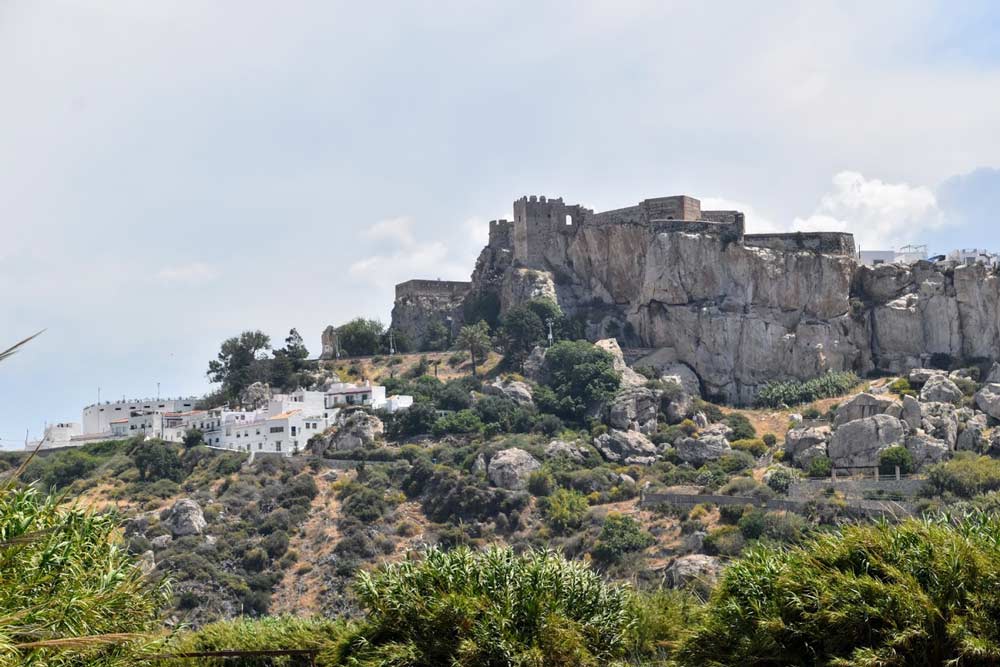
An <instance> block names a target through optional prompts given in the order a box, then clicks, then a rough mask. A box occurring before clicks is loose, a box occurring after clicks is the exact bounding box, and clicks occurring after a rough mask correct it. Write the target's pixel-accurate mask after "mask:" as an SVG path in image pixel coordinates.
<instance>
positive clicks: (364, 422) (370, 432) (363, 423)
mask: <svg viewBox="0 0 1000 667" xmlns="http://www.w3.org/2000/svg"><path fill="white" fill-rule="evenodd" d="M342 414H343V417H342V418H341V420H340V425H339V426H338V427H337V429H336V431H334V432H333V433H332V434H331V435H329V436H327V437H325V438H323V439H320V440H318V441H317V442H315V443H313V445H312V449H313V452H314V453H315V454H316V455H317V456H323V455H324V454H325V453H326V452H327V451H328V450H336V451H341V450H345V449H357V448H359V447H371V446H373V445H374V444H375V441H376V440H377V439H378V438H380V437H382V434H383V433H385V425H384V424H383V423H382V420H381V419H379V418H378V417H376V416H375V415H373V414H370V413H368V412H365V411H364V410H353V411H351V412H347V413H342Z"/></svg>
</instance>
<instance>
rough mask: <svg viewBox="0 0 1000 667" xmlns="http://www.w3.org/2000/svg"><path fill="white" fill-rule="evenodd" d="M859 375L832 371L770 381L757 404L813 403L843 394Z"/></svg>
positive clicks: (760, 405)
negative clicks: (813, 375)
mask: <svg viewBox="0 0 1000 667" xmlns="http://www.w3.org/2000/svg"><path fill="white" fill-rule="evenodd" d="M859 381H860V380H859V379H858V376H857V375H856V374H854V373H853V372H850V371H830V372H828V373H826V374H825V375H821V376H819V377H817V378H813V379H811V380H807V381H805V382H800V381H798V380H790V381H783V382H782V381H777V382H770V383H768V384H766V385H764V387H763V388H761V390H760V391H759V392H758V394H757V405H758V406H759V407H763V408H778V407H781V406H782V405H799V404H802V403H811V402H813V401H816V400H819V399H822V398H833V397H835V396H841V395H843V394H845V393H847V392H848V391H850V390H851V389H852V388H854V387H855V386H857V384H858V382H859Z"/></svg>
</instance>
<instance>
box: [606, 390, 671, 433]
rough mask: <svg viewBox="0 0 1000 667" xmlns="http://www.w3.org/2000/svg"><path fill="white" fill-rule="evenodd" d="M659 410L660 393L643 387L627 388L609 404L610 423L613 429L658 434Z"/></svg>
mask: <svg viewBox="0 0 1000 667" xmlns="http://www.w3.org/2000/svg"><path fill="white" fill-rule="evenodd" d="M659 408H660V392H658V391H656V390H653V389H647V388H646V387H641V386H640V387H627V388H625V389H622V390H621V391H619V392H618V393H617V394H615V396H614V397H613V398H612V399H611V401H610V402H609V403H608V408H607V410H608V423H609V424H610V425H611V427H612V428H616V429H620V430H623V431H628V430H635V431H639V432H641V433H643V434H645V435H652V434H653V433H656V428H657V425H656V413H657V411H658V410H659Z"/></svg>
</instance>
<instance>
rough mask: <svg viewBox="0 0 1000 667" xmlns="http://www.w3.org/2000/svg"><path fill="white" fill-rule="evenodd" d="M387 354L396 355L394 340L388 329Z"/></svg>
mask: <svg viewBox="0 0 1000 667" xmlns="http://www.w3.org/2000/svg"><path fill="white" fill-rule="evenodd" d="M389 354H390V355H392V354H396V339H395V338H393V335H392V329H389Z"/></svg>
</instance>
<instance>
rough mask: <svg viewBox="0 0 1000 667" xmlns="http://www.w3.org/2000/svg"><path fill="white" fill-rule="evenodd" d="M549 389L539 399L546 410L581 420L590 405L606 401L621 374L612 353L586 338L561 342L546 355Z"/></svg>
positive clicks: (612, 392) (541, 406)
mask: <svg viewBox="0 0 1000 667" xmlns="http://www.w3.org/2000/svg"><path fill="white" fill-rule="evenodd" d="M545 368H546V371H547V375H548V378H549V379H548V389H549V391H539V392H537V393H536V395H535V400H536V402H537V403H538V406H539V408H541V409H542V410H543V411H544V412H550V413H553V414H557V415H560V416H561V417H564V418H565V419H569V420H573V421H577V422H579V421H580V420H581V419H582V418H583V416H584V414H585V413H586V410H587V406H588V405H591V404H594V403H600V402H602V401H606V400H607V399H608V398H610V397H611V395H612V394H614V392H615V391H616V390H617V389H618V385H619V382H620V376H619V374H618V372H617V371H615V369H614V365H613V361H612V358H611V355H610V354H609V353H607V352H605V351H604V350H602V349H600V348H598V347H596V346H594V345H592V344H590V343H588V342H586V341H582V340H580V341H559V342H558V343H556V344H555V345H553V346H552V347H551V348H549V351H548V352H547V353H546V355H545Z"/></svg>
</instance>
